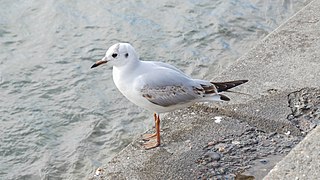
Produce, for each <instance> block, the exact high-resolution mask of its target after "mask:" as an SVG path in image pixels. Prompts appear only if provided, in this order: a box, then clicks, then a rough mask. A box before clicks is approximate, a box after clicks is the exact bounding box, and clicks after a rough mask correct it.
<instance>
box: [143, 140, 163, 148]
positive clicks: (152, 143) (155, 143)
mask: <svg viewBox="0 0 320 180" xmlns="http://www.w3.org/2000/svg"><path fill="white" fill-rule="evenodd" d="M159 145H160V142H158V141H148V142H146V143H144V144H143V147H144V148H145V149H146V150H148V149H152V148H155V147H158V146H159Z"/></svg>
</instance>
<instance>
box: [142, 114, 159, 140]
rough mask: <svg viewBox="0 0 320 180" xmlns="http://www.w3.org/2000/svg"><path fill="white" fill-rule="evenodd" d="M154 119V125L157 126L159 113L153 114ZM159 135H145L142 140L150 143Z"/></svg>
mask: <svg viewBox="0 0 320 180" xmlns="http://www.w3.org/2000/svg"><path fill="white" fill-rule="evenodd" d="M153 117H154V124H155V126H157V113H153ZM156 135H157V133H153V134H144V135H143V136H142V139H143V140H145V141H149V140H150V139H154V138H155V137H156Z"/></svg>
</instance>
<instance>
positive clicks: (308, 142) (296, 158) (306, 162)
mask: <svg viewBox="0 0 320 180" xmlns="http://www.w3.org/2000/svg"><path fill="white" fill-rule="evenodd" d="M319 139H320V126H318V127H316V128H315V129H314V130H312V131H311V132H310V133H309V134H308V135H307V136H306V137H305V138H304V139H303V140H302V141H301V142H300V143H299V144H298V145H297V146H296V147H294V148H293V149H292V150H291V151H290V153H289V154H288V155H287V156H286V157H285V158H283V159H282V160H281V161H280V162H279V163H278V164H277V165H276V166H275V167H274V168H273V169H272V170H271V171H270V172H269V174H268V175H267V176H266V177H265V178H264V180H271V179H273V180H277V179H284V177H285V178H286V179H301V180H303V179H320V171H319V169H320V161H319V157H320V150H319V147H320V141H319Z"/></svg>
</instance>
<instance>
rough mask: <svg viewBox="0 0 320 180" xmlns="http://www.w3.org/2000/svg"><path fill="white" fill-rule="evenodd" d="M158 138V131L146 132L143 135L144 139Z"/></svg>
mask: <svg viewBox="0 0 320 180" xmlns="http://www.w3.org/2000/svg"><path fill="white" fill-rule="evenodd" d="M156 138H157V133H153V134H144V135H142V139H143V140H144V141H149V140H151V139H156Z"/></svg>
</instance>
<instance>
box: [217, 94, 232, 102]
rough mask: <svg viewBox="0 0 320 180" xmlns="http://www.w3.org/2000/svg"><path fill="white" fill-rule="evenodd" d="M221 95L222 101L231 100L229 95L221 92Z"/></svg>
mask: <svg viewBox="0 0 320 180" xmlns="http://www.w3.org/2000/svg"><path fill="white" fill-rule="evenodd" d="M219 95H220V100H222V101H230V98H228V97H227V96H225V95H223V94H219Z"/></svg>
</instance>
